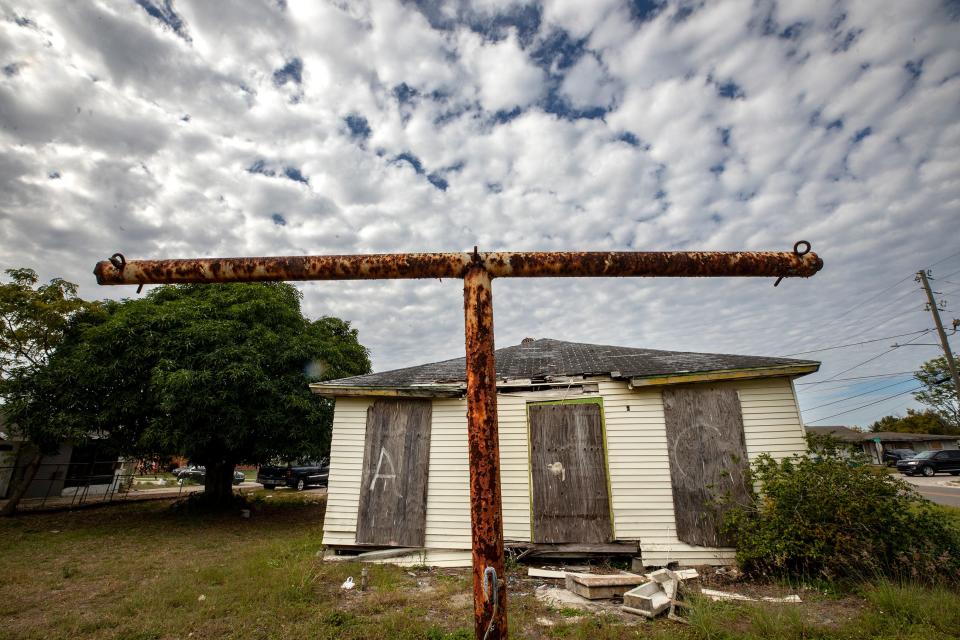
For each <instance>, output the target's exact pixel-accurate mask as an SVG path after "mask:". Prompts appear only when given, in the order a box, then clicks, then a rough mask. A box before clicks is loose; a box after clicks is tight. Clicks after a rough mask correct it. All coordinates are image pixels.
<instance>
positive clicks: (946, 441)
mask: <svg viewBox="0 0 960 640" xmlns="http://www.w3.org/2000/svg"><path fill="white" fill-rule="evenodd" d="M807 431H808V432H809V433H813V434H817V435H825V436H832V437H834V438H836V439H837V440H840V441H842V442H847V443H850V444H852V445H853V446H855V447H857V448H859V449H861V450H862V451H863V453H864V454H866V456H867V458H868V459H869V460H870V461H871V462H873V463H874V464H883V452H884V451H888V450H890V449H912V450H913V451H916V452H917V453H920V452H921V451H931V450H939V449H958V448H960V437H958V436H945V435H936V434H931V433H900V432H898V431H857V430H856V429H851V428H849V427H839V426H834V427H807Z"/></svg>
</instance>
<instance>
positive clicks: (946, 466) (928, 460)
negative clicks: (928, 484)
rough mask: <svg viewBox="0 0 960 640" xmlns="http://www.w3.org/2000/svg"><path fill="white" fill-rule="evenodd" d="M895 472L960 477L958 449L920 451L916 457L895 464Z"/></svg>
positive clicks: (959, 453)
mask: <svg viewBox="0 0 960 640" xmlns="http://www.w3.org/2000/svg"><path fill="white" fill-rule="evenodd" d="M897 471H899V472H900V473H902V474H904V475H908V476H915V475H917V474H918V473H919V474H923V475H925V476H927V477H928V478H929V477H930V476H933V475H934V474H937V473H949V474H950V475H952V476H956V475H960V449H954V450H946V451H921V452H920V453H918V454H917V455H916V456H914V457H912V458H910V459H908V460H901V461H899V462H897Z"/></svg>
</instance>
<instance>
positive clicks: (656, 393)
mask: <svg viewBox="0 0 960 640" xmlns="http://www.w3.org/2000/svg"><path fill="white" fill-rule="evenodd" d="M818 368H819V363H817V362H812V361H808V360H788V359H784V358H764V357H753V356H738V355H719V354H704V353H683V352H673V351H654V350H650V349H634V348H626V347H612V346H603V345H593V344H578V343H572V342H562V341H559V340H550V339H542V340H533V339H530V338H527V339H525V340H523V342H522V343H521V344H519V345H516V346H512V347H507V348H505V349H499V350H497V352H496V371H497V386H498V394H497V412H498V422H499V434H500V480H501V486H502V498H503V503H502V513H503V523H504V539H505V544H506V545H507V546H508V547H516V548H522V549H528V550H530V551H531V552H533V553H535V554H540V555H543V554H549V553H556V552H561V551H564V550H567V551H587V550H605V551H608V552H620V553H629V554H631V555H634V556H637V555H640V554H642V559H643V561H644V562H646V563H647V564H650V565H654V564H657V565H663V564H666V563H668V562H672V561H677V562H681V563H684V564H703V563H712V564H719V563H726V562H729V561H730V560H731V559H732V558H733V550H732V549H730V548H729V546H728V545H727V544H726V543H725V541H724V539H723V536H722V535H721V533H720V531H719V521H718V519H719V515H718V513H717V512H716V510H715V509H711V508H710V507H709V506H708V505H707V503H708V502H709V501H710V500H711V499H712V498H714V497H717V496H720V495H723V494H730V495H732V497H733V498H734V499H741V500H742V499H745V496H746V494H747V491H748V488H747V485H746V481H745V478H744V475H743V470H744V466H745V465H746V463H747V459H748V458H750V459H752V458H754V457H756V456H757V455H759V454H761V453H769V454H771V455H772V456H774V457H777V458H782V457H785V456H789V455H792V454H795V453H801V452H804V451H806V442H805V438H804V431H803V426H802V423H801V421H800V415H799V412H798V409H797V402H796V395H795V393H794V389H793V385H792V380H793V378H795V377H797V376H801V375H806V374H808V373H813V372H814V371H816V370H817V369H818ZM465 386H466V385H465V363H464V359H463V358H458V359H454V360H447V361H444V362H437V363H432V364H425V365H422V366H417V367H410V368H406V369H399V370H396V371H388V372H384V373H373V374H367V375H362V376H355V377H352V378H342V379H339V380H332V381H328V382H323V383H317V384H312V385H311V388H312V390H313V391H314V392H315V393H317V394H319V395H322V396H325V397H330V398H335V399H336V410H335V414H334V423H333V437H332V443H331V455H330V457H331V466H330V479H329V489H328V491H329V493H328V498H327V514H326V517H325V519H324V525H323V529H324V538H323V541H324V544H326V545H327V546H328V547H329V548H330V549H331V550H333V551H334V552H355V551H358V550H360V551H363V550H371V549H383V548H391V547H406V548H410V549H416V550H417V551H416V552H413V553H411V554H409V555H407V556H406V557H405V558H404V557H402V556H401V557H397V558H392V559H391V560H390V561H391V562H400V563H405V562H406V563H426V564H432V565H445V566H468V565H469V564H470V548H471V525H470V493H469V463H468V457H467V404H466V400H465V398H464V394H465Z"/></svg>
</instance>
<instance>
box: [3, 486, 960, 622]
mask: <svg viewBox="0 0 960 640" xmlns="http://www.w3.org/2000/svg"><path fill="white" fill-rule="evenodd" d="M265 495H266V492H262V491H260V492H255V493H254V494H252V497H253V506H252V510H253V514H252V517H251V518H250V519H243V518H240V517H239V516H238V515H237V514H234V513H228V514H219V515H199V516H198V515H192V516H189V515H186V514H183V513H180V514H177V513H173V512H171V511H170V509H169V502H144V503H128V504H124V505H117V506H108V507H102V508H96V509H88V510H82V511H76V512H61V513H48V514H27V515H21V516H17V517H15V518H12V519H8V520H0V638H2V639H4V640H6V639H8V638H9V639H11V640H12V639H21V638H23V639H40V638H44V639H46V638H54V639H55V638H81V639H82V638H91V639H96V640H108V639H109V640H114V639H117V640H119V639H148V638H149V639H153V640H168V639H171V640H172V639H174V638H205V639H206V638H252V639H258V638H259V639H268V638H291V639H296V638H318V639H324V638H330V639H332V638H343V639H345V640H360V639H371V640H378V639H384V640H385V639H387V638H391V639H392V638H399V639H401V640H402V639H421V638H426V639H428V640H465V639H467V638H472V637H473V621H472V593H471V577H470V573H469V571H466V570H440V569H417V570H411V569H401V568H398V567H393V566H389V565H371V566H370V567H369V569H370V575H369V585H370V588H369V590H368V591H366V592H362V593H361V592H359V591H356V590H355V591H350V592H344V591H341V589H340V584H341V583H342V582H343V581H344V580H345V579H346V578H347V577H348V576H353V577H354V579H355V580H359V576H360V566H359V565H358V564H357V563H354V562H336V563H334V562H324V561H322V560H321V559H320V557H319V556H318V552H321V550H322V548H323V547H322V529H321V527H322V520H323V511H324V504H323V499H322V496H317V495H311V494H303V493H294V492H289V493H287V492H282V493H274V494H272V495H273V497H272V498H270V499H266V498H265ZM411 574H413V575H411ZM509 574H510V576H511V582H510V583H509V584H510V609H509V616H510V627H511V637H514V638H536V639H541V638H583V639H589V640H605V639H611V640H612V639H615V638H616V639H619V638H658V639H663V640H666V639H667V638H679V639H689V640H713V639H727V638H730V639H732V638H748V639H750V638H780V639H784V640H792V639H797V640H800V639H807V638H818V639H828V638H838V639H839V638H864V639H866V638H872V637H882V638H903V639H907V638H923V639H924V640H929V639H937V638H947V637H956V630H957V629H960V595H958V593H957V592H956V591H952V590H949V589H946V588H925V587H920V586H916V585H909V584H898V583H892V582H875V583H872V584H867V585H863V586H862V587H861V588H860V589H859V591H858V592H856V593H830V594H826V595H825V594H823V593H822V592H820V591H817V590H805V591H801V592H800V593H802V597H803V598H804V604H802V605H773V604H760V603H757V604H753V603H736V604H729V603H715V602H711V601H708V600H699V599H691V602H690V605H691V606H690V608H689V610H688V611H687V612H686V615H687V616H688V618H689V620H690V623H691V624H689V625H678V624H676V623H674V622H670V621H667V620H663V619H661V620H657V621H653V622H650V621H646V620H639V619H636V618H623V617H620V616H618V615H612V614H597V615H593V614H583V613H582V612H579V611H574V610H566V609H562V610H560V611H556V610H551V609H549V608H548V607H546V606H544V605H543V604H541V603H540V602H538V601H537V600H536V599H535V598H534V596H533V595H532V592H533V587H534V586H535V584H534V583H533V582H530V581H526V580H524V579H523V567H519V568H517V570H516V571H511V572H509ZM800 586H801V585H797V587H798V588H799V587H800ZM779 588H781V589H782V588H783V587H782V586H780V587H779ZM543 618H546V619H548V620H549V621H550V622H552V625H551V626H546V625H541V624H539V623H538V619H543ZM191 633H192V634H193V635H192V636H191V635H189V634H191Z"/></svg>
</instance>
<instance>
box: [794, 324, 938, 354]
mask: <svg viewBox="0 0 960 640" xmlns="http://www.w3.org/2000/svg"><path fill="white" fill-rule="evenodd" d="M930 331H933V329H922V330H920V331H910V332H909V333H898V334H897V335H895V336H884V337H883V338H874V339H872V340H862V341H860V342H849V343H847V344H838V345H835V346H832V347H823V348H822V349H810V350H809V351H797V352H796V353H787V354H785V355H783V356H781V357H783V358H787V357H790V356H802V355H803V354H805V353H817V352H818V351H830V350H831V349H843V348H844V347H856V346H859V345H861V344H870V343H871V342H880V341H882V340H889V339H890V338H902V337H903V336H912V335H915V334H918V333H929V332H930Z"/></svg>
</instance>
